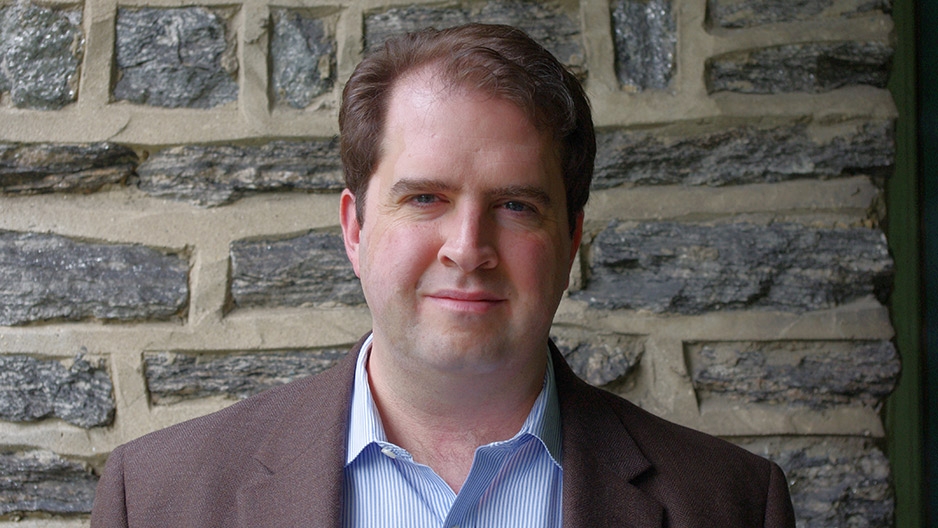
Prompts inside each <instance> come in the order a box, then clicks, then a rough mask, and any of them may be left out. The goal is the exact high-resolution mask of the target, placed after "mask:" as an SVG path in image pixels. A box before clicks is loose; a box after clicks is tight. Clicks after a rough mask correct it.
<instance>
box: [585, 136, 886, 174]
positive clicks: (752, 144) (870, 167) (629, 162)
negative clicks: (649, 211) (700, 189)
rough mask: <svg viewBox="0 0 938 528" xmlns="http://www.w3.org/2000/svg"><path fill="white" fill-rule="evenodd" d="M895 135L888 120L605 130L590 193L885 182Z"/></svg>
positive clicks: (598, 140) (599, 139)
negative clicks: (624, 188) (811, 181)
mask: <svg viewBox="0 0 938 528" xmlns="http://www.w3.org/2000/svg"><path fill="white" fill-rule="evenodd" d="M893 130H894V124H893V122H892V121H891V120H876V121H864V122H861V123H857V124H856V125H855V126H841V127H837V128H826V127H824V128H821V129H813V130H812V129H809V128H808V127H807V126H806V125H804V124H791V125H782V126H773V127H758V126H754V125H748V124H747V125H738V126H722V127H719V128H717V129H712V128H701V127H674V128H662V129H658V130H624V129H614V130H604V131H600V132H599V133H598V134H597V138H596V143H597V153H596V171H595V173H594V176H593V188H595V189H605V188H609V187H615V186H617V185H621V184H632V185H677V184H680V185H712V186H722V185H739V184H749V183H771V182H779V181H787V180H793V179H799V178H819V179H826V178H835V177H839V176H850V175H855V174H866V175H871V176H876V177H887V176H888V175H889V174H890V173H891V172H892V167H893V164H894V161H895V149H896V146H895V138H894V132H893Z"/></svg>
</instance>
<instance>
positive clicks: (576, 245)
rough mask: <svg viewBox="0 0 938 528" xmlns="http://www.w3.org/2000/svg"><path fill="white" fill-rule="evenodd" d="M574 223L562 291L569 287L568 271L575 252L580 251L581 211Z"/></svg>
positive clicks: (581, 232) (581, 238)
mask: <svg viewBox="0 0 938 528" xmlns="http://www.w3.org/2000/svg"><path fill="white" fill-rule="evenodd" d="M574 222H575V225H574V226H573V237H572V239H571V240H570V261H569V262H568V264H567V283H566V284H564V286H563V287H564V289H567V288H569V287H570V271H571V270H572V269H573V262H574V259H576V252H577V251H578V250H579V249H580V241H581V240H583V211H580V212H579V213H577V215H576V219H575V220H574Z"/></svg>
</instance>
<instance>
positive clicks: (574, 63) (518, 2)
mask: <svg viewBox="0 0 938 528" xmlns="http://www.w3.org/2000/svg"><path fill="white" fill-rule="evenodd" d="M469 22H481V23H486V24H507V25H510V26H515V27H517V28H519V29H522V30H524V31H525V32H526V33H527V34H528V35H530V36H531V38H533V39H534V40H536V41H537V42H538V43H540V44H541V45H542V46H544V48H546V49H547V50H548V51H550V52H551V53H552V54H553V55H554V56H555V57H557V60H559V61H560V62H562V63H563V64H565V65H566V66H567V67H568V68H570V70H571V71H573V72H574V73H575V74H577V75H578V76H580V77H581V78H582V77H583V76H585V68H586V58H585V54H584V52H583V45H582V43H581V36H580V26H579V22H578V21H575V20H573V19H571V18H570V16H569V15H568V14H567V13H566V12H565V11H564V10H563V7H562V6H561V5H560V4H558V3H557V2H531V1H525V0H506V1H499V2H495V1H488V2H485V3H476V4H470V5H463V6H459V7H457V6H450V7H435V6H407V7H393V8H390V9H388V10H386V11H381V12H377V13H370V14H368V15H366V17H365V45H366V47H367V48H374V47H375V46H380V45H381V44H382V43H384V41H385V40H387V38H388V37H390V36H391V35H396V34H400V33H404V32H408V31H415V30H418V29H422V28H425V27H435V28H437V29H445V28H448V27H453V26H458V25H460V24H466V23H469Z"/></svg>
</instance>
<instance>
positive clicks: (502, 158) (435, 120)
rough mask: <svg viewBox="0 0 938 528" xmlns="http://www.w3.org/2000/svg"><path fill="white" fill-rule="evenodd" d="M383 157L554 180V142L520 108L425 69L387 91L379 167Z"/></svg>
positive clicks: (556, 168) (412, 163)
mask: <svg viewBox="0 0 938 528" xmlns="http://www.w3.org/2000/svg"><path fill="white" fill-rule="evenodd" d="M387 157H392V158H394V159H393V163H395V164H396V165H408V166H409V167H410V168H411V169H413V168H418V169H419V168H420V167H419V166H420V165H421V164H426V165H428V166H429V167H427V170H431V171H432V170H433V168H434V167H438V166H439V165H441V164H443V165H449V166H452V165H454V164H455V165H456V167H455V168H458V169H459V170H465V174H466V175H470V174H475V173H476V172H473V170H475V169H480V170H479V172H480V173H485V172H486V171H495V172H499V171H503V169H507V168H509V167H511V170H514V171H523V172H525V173H528V172H544V173H546V174H548V175H552V174H553V173H555V172H556V173H557V178H559V156H558V155H557V148H556V147H555V145H554V142H553V141H551V140H550V138H549V136H548V135H547V134H544V133H542V132H541V131H539V130H538V129H537V128H536V126H535V125H534V124H533V123H532V121H531V120H530V119H529V118H528V116H527V114H526V113H525V112H524V111H523V110H522V109H521V108H519V107H518V106H516V105H515V104H514V103H513V102H511V101H508V100H506V99H504V98H501V97H497V96H494V95H490V94H488V93H486V92H480V91H472V90H467V89H463V88H452V87H450V86H448V85H445V84H443V83H441V82H439V81H438V80H437V79H436V78H434V77H431V76H429V75H427V74H425V73H424V74H420V75H412V76H409V77H408V78H405V79H402V80H401V82H400V83H399V84H398V85H397V86H396V87H395V89H394V92H393V93H392V95H391V98H390V101H389V105H388V110H387V115H386V120H385V130H384V134H383V138H382V160H381V161H380V162H379V166H380V165H381V164H382V163H384V162H391V160H387V159H384V158H387ZM463 163H465V165H462V164H463ZM415 166H416V167H415ZM384 168H385V169H387V168H388V167H384ZM503 176H505V177H510V175H509V174H503Z"/></svg>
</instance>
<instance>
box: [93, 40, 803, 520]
mask: <svg viewBox="0 0 938 528" xmlns="http://www.w3.org/2000/svg"><path fill="white" fill-rule="evenodd" d="M340 129H341V134H342V156H343V163H344V165H345V173H346V183H347V186H348V188H347V189H346V190H345V191H344V192H343V193H342V196H341V202H340V222H341V224H342V229H343V233H344V237H345V245H346V250H347V253H348V256H349V259H350V261H351V263H352V266H353V267H354V269H355V272H356V274H358V276H359V277H360V278H361V282H362V287H363V289H364V292H365V298H366V300H367V302H368V305H369V307H370V309H371V313H372V318H373V332H372V333H370V334H369V335H367V336H365V337H364V338H363V339H362V341H361V342H360V343H359V344H358V345H356V347H355V348H354V349H353V350H352V352H351V353H350V354H349V357H348V358H347V359H346V360H345V361H344V362H342V363H341V364H340V365H338V366H337V367H335V368H333V369H331V370H329V371H327V372H325V373H323V374H320V375H319V376H315V377H313V378H308V379H305V380H301V381H299V382H294V383H291V384H288V385H285V386H283V387H279V388H277V389H274V390H271V391H268V392H266V393H264V394H261V395H258V396H256V397H254V398H250V399H248V400H245V401H243V402H240V403H238V404H236V405H234V406H232V407H230V408H228V409H226V410H223V411H221V412H219V413H216V414H214V415H211V416H208V417H203V418H200V419H197V420H194V421H191V422H187V423H183V424H180V425H178V426H175V427H172V428H169V429H167V430H164V431H160V432H157V433H154V434H151V435H148V436H146V437H144V438H141V439H138V440H136V441H134V442H132V443H130V444H128V445H126V446H122V447H120V448H118V449H117V450H115V451H114V453H112V455H111V457H110V459H109V460H108V467H107V470H106V471H105V475H104V476H103V477H102V479H101V483H100V485H99V487H98V495H97V497H96V501H95V507H94V512H93V515H92V525H94V526H128V525H129V526H174V527H177V526H300V525H303V526H314V527H340V526H343V527H380V526H388V527H395V526H407V527H412V526H413V527H423V526H436V527H439V526H443V527H451V526H473V527H483V526H490V527H503V526H504V527H513V528H514V527H526V526H530V527H560V526H564V527H596V526H632V527H646V526H655V527H661V526H669V527H684V526H687V527H690V526H699V527H721V528H723V527H754V526H767V527H790V526H794V519H793V514H792V507H791V502H790V499H789V495H788V488H787V485H786V482H785V479H784V476H783V475H782V472H781V470H780V469H779V468H778V467H777V466H775V465H774V464H771V463H770V462H768V461H765V460H763V459H761V458H759V457H756V456H755V455H752V454H749V453H747V452H745V451H743V450H741V449H739V448H737V447H734V446H732V445H730V444H728V443H725V442H723V441H720V440H717V439H714V438H711V437H708V436H706V435H703V434H701V433H697V432H694V431H691V430H688V429H685V428H682V427H679V426H676V425H673V424H670V423H668V422H665V421H664V420H661V419H659V418H656V417H654V416H652V415H650V414H648V413H646V412H644V411H642V410H640V409H638V408H637V407H635V406H634V405H632V404H630V403H628V402H626V401H624V400H622V399H620V398H618V397H616V396H614V395H611V394H609V393H606V392H603V391H601V390H598V389H595V388H592V387H589V386H588V385H586V384H585V383H584V382H582V381H580V380H578V379H577V378H576V377H575V376H574V375H573V374H572V372H571V371H570V369H569V368H568V367H567V365H566V364H565V362H564V360H563V358H562V357H561V355H560V354H559V353H558V352H557V350H556V348H555V347H554V346H553V344H552V343H550V340H549V338H548V332H549V329H550V325H551V320H552V318H553V315H554V312H555V311H556V309H557V306H558V304H559V302H560V299H561V296H562V294H563V291H564V289H565V288H566V286H567V280H568V279H567V278H568V276H569V273H570V268H571V266H572V263H573V259H574V255H575V253H576V250H577V247H578V246H579V242H580V236H581V232H582V225H583V207H584V205H585V203H586V199H587V196H588V192H589V182H590V178H591V174H592V164H593V157H594V154H595V139H594V135H593V129H592V122H591V118H590V113H589V107H588V103H587V101H586V98H585V96H584V94H583V91H582V88H581V87H580V85H579V83H578V82H577V81H576V79H575V78H573V77H572V76H571V75H570V74H569V73H568V72H566V71H565V70H564V69H563V67H562V66H561V65H560V64H559V63H558V62H557V61H556V60H555V59H554V58H553V57H552V56H551V55H550V54H549V53H547V52H546V51H545V50H544V49H543V48H541V47H540V46H539V45H537V44H536V43H534V42H533V41H532V40H530V39H529V38H528V37H527V36H526V35H524V34H523V33H521V32H520V31H518V30H514V29H512V28H508V27H504V26H483V25H470V26H463V27H459V28H454V29H449V30H444V31H430V30H428V31H424V32H420V33H417V34H412V35H407V36H404V37H401V38H398V39H395V40H392V41H391V42H389V43H388V44H387V45H386V46H385V47H384V48H382V49H381V50H378V51H376V52H375V53H373V54H371V55H370V56H369V57H367V58H366V59H365V60H364V61H363V62H362V63H361V64H360V65H359V67H358V68H357V69H356V71H355V73H354V74H353V75H352V78H351V79H350V80H349V83H348V85H347V86H346V88H345V92H344V94H343V103H342V109H341V111H340Z"/></svg>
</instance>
